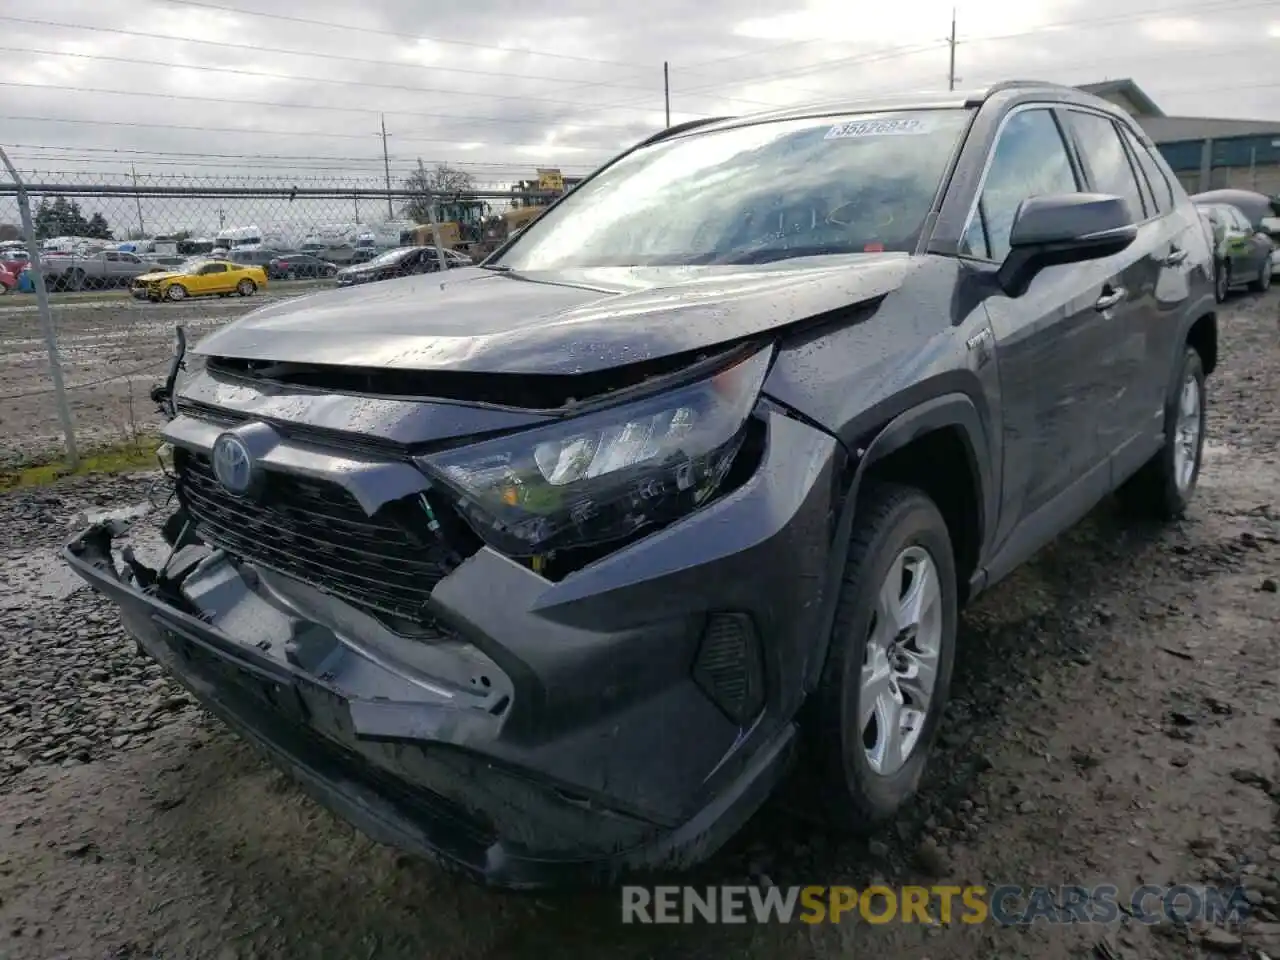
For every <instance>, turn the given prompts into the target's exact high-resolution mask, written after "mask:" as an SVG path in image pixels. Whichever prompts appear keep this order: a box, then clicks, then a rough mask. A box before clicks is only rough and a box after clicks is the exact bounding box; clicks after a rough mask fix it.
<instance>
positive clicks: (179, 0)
mask: <svg viewBox="0 0 1280 960" xmlns="http://www.w3.org/2000/svg"><path fill="white" fill-rule="evenodd" d="M164 2H165V3H172V4H178V5H181V6H184V7H199V8H201V9H204V10H216V11H218V12H219V13H233V14H239V15H240V16H244V17H262V18H264V19H268V20H280V21H283V22H286V23H300V24H305V25H307V26H313V27H330V28H332V29H335V30H342V31H344V32H346V33H363V34H368V35H370V36H375V37H392V38H394V39H397V40H412V41H414V42H416V43H421V42H423V41H426V42H427V43H440V44H446V45H450V46H458V47H471V48H473V49H476V50H500V51H502V52H503V53H518V54H522V55H524V56H531V57H547V58H550V59H554V60H576V61H578V62H579V63H592V64H596V65H600V66H610V67H628V68H632V69H634V68H637V67H639V66H642V65H641V64H636V63H627V62H625V61H621V60H602V59H599V58H597V57H583V56H578V55H576V54H571V53H545V52H543V51H541V50H528V49H526V48H524V47H504V46H501V45H499V44H494V43H478V42H475V41H472V40H449V39H444V38H441V37H424V36H418V35H416V34H411V33H398V32H396V31H394V30H379V29H377V28H376V27H361V26H355V25H352V24H347V23H334V22H333V21H332V20H315V19H312V18H309V17H295V16H289V15H287V14H282V13H267V12H265V11H262V10H244V9H242V8H240V7H224V6H220V5H219V4H216V3H206V2H205V0H164Z"/></svg>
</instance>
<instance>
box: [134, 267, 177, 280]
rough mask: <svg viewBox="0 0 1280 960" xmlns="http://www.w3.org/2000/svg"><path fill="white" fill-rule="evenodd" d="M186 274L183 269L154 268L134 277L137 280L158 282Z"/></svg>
mask: <svg viewBox="0 0 1280 960" xmlns="http://www.w3.org/2000/svg"><path fill="white" fill-rule="evenodd" d="M185 276H186V274H185V273H183V272H182V271H181V270H154V271H152V272H150V273H140V274H138V276H136V277H134V278H133V279H135V280H142V281H145V282H146V283H158V282H160V281H161V280H173V279H174V278H176V277H185Z"/></svg>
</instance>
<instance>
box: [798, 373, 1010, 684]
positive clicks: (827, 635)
mask: <svg viewBox="0 0 1280 960" xmlns="http://www.w3.org/2000/svg"><path fill="white" fill-rule="evenodd" d="M944 428H954V429H956V430H957V432H958V433H959V435H960V437H961V440H962V442H963V445H964V449H965V453H966V459H967V460H968V465H969V470H970V471H971V476H972V479H973V483H974V489H975V490H976V491H977V492H978V504H977V507H978V510H979V512H980V513H979V517H978V529H979V530H980V531H981V532H982V543H981V545H980V546H979V558H980V560H979V563H978V569H979V570H981V569H982V566H983V564H982V562H981V559H982V558H984V557H985V555H986V551H987V546H988V544H990V543H991V542H992V537H993V536H994V532H995V523H996V520H997V517H998V513H997V503H996V501H997V497H998V495H999V491H998V489H997V485H996V483H995V478H994V477H993V457H992V456H991V444H990V438H989V437H988V435H987V430H986V428H985V427H984V425H983V420H982V417H981V416H980V415H979V413H978V409H977V407H976V406H975V405H974V402H973V399H972V398H971V397H969V396H968V395H967V394H964V393H947V394H943V395H941V396H938V397H934V398H932V399H930V400H926V401H924V402H923V403H919V404H917V405H916V406H914V407H911V408H910V409H908V410H904V411H902V412H901V413H899V414H898V415H897V416H895V417H894V418H893V419H892V420H890V421H889V422H888V423H887V424H885V425H884V426H883V427H882V428H881V429H880V430H879V431H877V432H876V433H875V434H874V436H873V437H872V439H871V440H870V442H869V443H868V444H867V445H866V446H865V447H860V448H858V449H855V450H853V451H851V454H852V458H853V459H852V462H853V463H854V464H856V466H855V467H854V469H853V473H852V476H851V477H850V479H849V483H848V488H847V490H846V491H845V494H844V498H843V500H842V501H841V506H840V511H839V519H838V521H837V523H836V528H835V532H834V542H833V543H832V549H831V559H830V565H829V567H828V570H827V581H826V584H825V587H826V588H825V590H824V591H823V608H822V613H821V617H820V620H819V623H820V624H821V630H820V633H819V636H818V644H819V649H818V651H817V655H816V656H814V657H813V659H812V660H811V662H810V670H809V674H808V676H807V677H806V689H807V690H813V689H815V688H816V687H817V685H818V682H819V680H820V679H821V677H822V670H823V667H824V665H825V663H826V659H827V648H828V647H829V645H830V642H831V631H832V630H833V629H834V626H835V616H836V607H837V605H838V603H839V596H840V581H841V578H842V577H843V576H844V569H845V564H846V562H847V561H848V558H849V540H850V537H851V535H852V533H853V522H854V519H855V517H856V514H857V503H858V493H859V491H860V490H861V488H862V484H863V483H864V482H865V480H866V475H867V471H868V470H869V469H870V468H871V467H872V466H873V465H874V464H875V463H877V462H878V461H881V460H883V459H884V458H885V457H887V456H889V455H890V454H892V453H894V452H896V451H898V450H901V449H903V448H904V447H906V446H907V445H908V444H909V443H911V442H912V441H913V440H916V439H918V438H920V437H922V436H924V435H925V434H928V433H931V432H933V431H935V430H940V429H944ZM973 587H974V588H975V589H976V588H978V587H980V584H974V585H973Z"/></svg>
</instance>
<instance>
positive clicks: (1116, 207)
mask: <svg viewBox="0 0 1280 960" xmlns="http://www.w3.org/2000/svg"><path fill="white" fill-rule="evenodd" d="M1137 235H1138V228H1137V225H1136V224H1135V223H1134V218H1133V214H1132V213H1131V212H1130V210H1129V204H1128V203H1127V202H1126V201H1125V200H1124V199H1122V198H1121V197H1116V196H1112V195H1110V194H1103V193H1065V194H1059V195H1053V196H1044V197H1031V198H1029V199H1027V200H1024V201H1022V203H1021V205H1019V207H1018V212H1017V213H1015V214H1014V217H1013V228H1012V230H1011V231H1010V233H1009V248H1010V249H1009V255H1008V256H1007V257H1006V258H1005V261H1004V263H1002V264H1001V265H1000V270H999V271H998V272H997V274H996V279H997V281H998V282H999V284H1000V288H1001V289H1002V290H1004V292H1005V293H1006V294H1008V295H1009V296H1011V297H1020V296H1022V295H1023V294H1024V293H1026V292H1027V287H1028V286H1030V284H1031V281H1032V280H1033V279H1035V276H1036V274H1038V273H1039V272H1040V271H1041V270H1043V269H1044V268H1045V267H1052V266H1059V265H1062V264H1067V263H1083V262H1084V261H1086V260H1099V259H1101V258H1103V257H1110V256H1112V255H1114V254H1117V253H1120V252H1121V251H1122V250H1124V249H1125V248H1126V247H1128V246H1129V244H1131V243H1133V241H1134V238H1135V237H1137Z"/></svg>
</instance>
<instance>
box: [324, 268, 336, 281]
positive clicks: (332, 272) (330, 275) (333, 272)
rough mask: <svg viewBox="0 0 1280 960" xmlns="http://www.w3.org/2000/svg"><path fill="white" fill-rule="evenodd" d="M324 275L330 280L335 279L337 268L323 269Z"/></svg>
mask: <svg viewBox="0 0 1280 960" xmlns="http://www.w3.org/2000/svg"><path fill="white" fill-rule="evenodd" d="M324 275H325V276H326V277H328V278H330V279H332V278H333V277H336V276H337V275H338V268H337V267H325V268H324Z"/></svg>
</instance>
